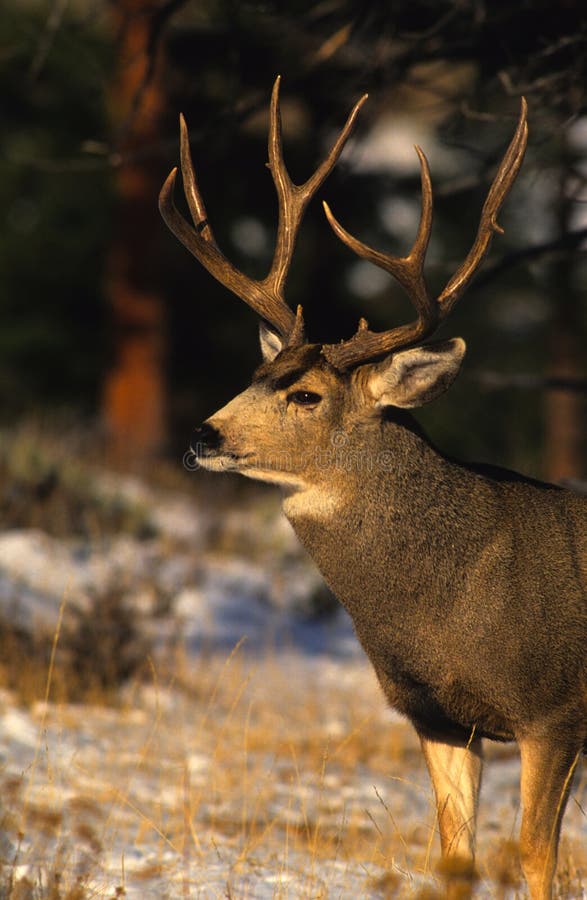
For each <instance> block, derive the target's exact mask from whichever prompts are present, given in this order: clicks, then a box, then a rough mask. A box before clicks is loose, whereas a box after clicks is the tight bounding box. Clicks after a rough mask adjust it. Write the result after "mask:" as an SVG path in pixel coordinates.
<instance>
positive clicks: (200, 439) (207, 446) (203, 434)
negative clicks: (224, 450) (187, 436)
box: [191, 422, 222, 456]
mask: <svg viewBox="0 0 587 900" xmlns="http://www.w3.org/2000/svg"><path fill="white" fill-rule="evenodd" d="M221 444H222V435H221V434H220V432H219V431H218V429H217V428H214V426H213V425H210V424H208V422H204V424H203V425H200V427H199V428H194V431H193V434H192V440H191V449H192V452H193V453H195V454H196V456H198V455H201V454H202V452H204V453H205V452H206V451H210V450H219V449H220V446H221Z"/></svg>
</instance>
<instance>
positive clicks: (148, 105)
mask: <svg viewBox="0 0 587 900" xmlns="http://www.w3.org/2000/svg"><path fill="white" fill-rule="evenodd" d="M111 8H112V16H113V25H114V29H115V32H116V36H117V39H118V65H117V70H116V73H115V77H114V79H113V82H112V85H111V91H110V106H111V114H112V121H113V125H114V130H115V136H116V137H115V144H116V146H117V148H118V152H119V156H120V165H119V168H118V171H117V176H116V186H117V195H118V202H117V210H116V221H115V225H114V229H113V237H112V246H111V250H110V254H109V260H108V269H107V284H106V290H107V297H108V302H109V304H110V310H111V328H112V335H113V345H114V346H113V361H112V364H111V367H110V369H109V371H108V372H107V375H106V378H105V382H104V386H103V395H102V415H103V421H104V424H105V428H106V435H107V454H108V457H109V458H110V459H111V460H112V461H114V462H117V463H121V464H125V465H129V464H140V463H145V462H148V461H149V460H151V459H153V458H154V457H155V456H157V455H158V454H159V453H160V452H161V450H162V448H163V445H164V441H165V436H166V417H165V411H166V389H165V376H164V362H165V349H166V347H165V345H166V316H165V309H164V304H163V299H162V297H161V296H160V295H159V294H158V293H157V289H156V287H155V286H156V285H157V283H158V278H157V264H156V259H157V254H156V252H155V248H156V237H157V232H158V213H157V194H158V191H159V187H160V180H161V175H160V172H159V171H158V167H157V166H156V164H154V160H153V154H152V153H151V154H149V152H148V151H149V149H150V148H153V147H154V146H155V145H156V141H157V138H158V126H159V120H160V112H161V108H162V104H163V98H162V93H161V90H160V85H159V79H158V65H157V64H158V62H159V60H154V61H153V60H150V58H149V22H150V18H149V15H148V10H149V8H150V7H149V5H148V4H147V3H145V0H119V2H117V3H115V4H112V7H111ZM153 62H154V70H153V73H152V75H151V76H150V77H149V78H148V79H147V73H148V70H149V69H148V67H149V65H151V64H153ZM145 151H147V152H145Z"/></svg>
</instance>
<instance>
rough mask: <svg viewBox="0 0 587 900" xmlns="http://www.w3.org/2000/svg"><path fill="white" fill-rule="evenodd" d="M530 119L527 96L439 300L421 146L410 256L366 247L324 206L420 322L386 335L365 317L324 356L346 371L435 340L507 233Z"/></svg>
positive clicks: (429, 194) (343, 234)
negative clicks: (428, 272)
mask: <svg viewBox="0 0 587 900" xmlns="http://www.w3.org/2000/svg"><path fill="white" fill-rule="evenodd" d="M526 116H527V105H526V101H525V99H524V98H522V103H521V110H520V117H519V120H518V126H517V128H516V132H515V134H514V136H513V138H512V141H511V143H510V145H509V147H508V149H507V151H506V153H505V155H504V157H503V159H502V161H501V164H500V166H499V169H498V171H497V174H496V176H495V178H494V180H493V184H492V185H491V187H490V189H489V193H488V194H487V198H486V200H485V203H484V205H483V209H482V211H481V220H480V223H479V228H478V231H477V236H476V238H475V241H474V243H473V246H472V247H471V250H470V251H469V253H468V255H467V257H466V259H465V260H464V261H463V263H462V264H461V266H460V267H459V268H458V270H457V271H456V272H455V274H454V275H453V276H452V278H451V279H450V281H449V282H448V284H447V285H446V287H445V288H444V290H443V291H442V293H441V294H440V295H439V296H438V298H437V299H434V298H433V297H430V295H429V293H428V289H427V287H426V282H425V278H424V259H425V255H426V249H427V247H428V241H429V239H430V230H431V227H432V185H431V182H430V171H429V168H428V162H427V160H426V157H425V156H424V154H423V152H422V151H421V149H420V148H419V147H416V152H417V153H418V156H419V157H420V172H421V180H422V213H421V217H420V225H419V228H418V234H417V237H416V240H415V242H414V245H413V247H412V249H411V250H410V252H409V253H408V255H407V256H404V257H396V256H391V255H389V254H384V253H379V252H378V251H377V250H374V249H373V248H372V247H368V246H367V245H366V244H363V243H362V241H359V240H358V239H357V238H356V237H353V235H351V234H349V232H348V231H346V230H345V229H344V228H343V227H342V225H340V223H339V222H338V221H337V220H336V219H335V218H334V216H333V215H332V212H331V211H330V208H329V207H328V205H327V204H326V203H325V204H324V210H325V212H326V217H327V218H328V221H329V223H330V225H331V226H332V228H333V230H334V233H335V234H336V235H337V237H339V238H340V240H341V241H343V243H345V244H346V245H347V246H348V247H350V249H351V250H353V252H354V253H356V254H358V255H359V256H361V257H363V259H367V260H369V261H370V262H372V263H375V265H376V266H380V267H381V268H382V269H385V270H386V271H387V272H389V273H390V274H391V275H393V276H394V277H395V278H396V279H397V280H398V281H399V283H400V284H401V285H402V287H403V288H404V290H405V291H406V293H407V295H408V297H409V298H410V300H411V301H412V303H413V304H414V306H415V308H416V311H417V313H418V318H417V319H416V320H415V321H414V322H411V323H410V324H407V325H400V326H398V327H396V328H392V329H391V330H390V331H383V332H373V331H370V330H369V328H368V326H367V322H366V321H365V319H361V321H360V323H359V328H358V330H357V332H356V334H354V335H353V337H352V338H350V340H348V341H344V342H341V343H340V344H325V345H324V346H323V348H322V352H323V354H324V356H325V357H326V358H327V359H328V361H329V362H330V363H331V364H332V365H333V366H335V367H336V368H337V369H341V370H344V369H348V368H351V367H352V366H357V365H360V364H362V363H364V362H367V361H368V360H370V359H373V358H375V357H377V356H381V355H383V354H386V353H390V352H391V351H392V350H397V349H398V348H400V347H406V346H408V345H410V344H415V343H416V342H421V341H423V340H425V339H426V338H428V337H430V335H431V334H433V333H434V331H436V329H437V328H438V326H439V324H440V322H441V321H442V320H443V319H445V318H446V316H448V314H449V313H450V311H451V309H452V308H453V306H454V305H455V303H456V302H457V300H458V299H459V297H460V296H461V294H462V293H463V291H464V290H465V288H466V287H467V285H468V284H469V282H470V281H471V279H472V278H473V275H474V274H475V272H476V271H477V269H478V268H479V266H480V265H481V262H482V261H483V258H484V257H485V255H486V253H487V250H488V248H489V244H490V241H491V238H492V236H493V233H494V232H498V233H500V234H503V229H502V228H501V226H500V225H498V223H497V215H498V213H499V210H500V208H501V205H502V203H503V202H504V200H505V198H506V197H507V195H508V192H509V190H510V188H511V187H512V185H513V183H514V181H515V178H516V175H517V174H518V171H519V169H520V166H521V164H522V160H523V158H524V152H525V150H526V144H527V140H528V125H527V121H526Z"/></svg>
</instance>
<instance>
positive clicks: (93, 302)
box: [0, 0, 587, 479]
mask: <svg viewBox="0 0 587 900" xmlns="http://www.w3.org/2000/svg"><path fill="white" fill-rule="evenodd" d="M0 29H1V34H0V37H1V42H2V49H1V52H0V66H1V72H2V76H3V77H2V84H3V104H2V112H1V115H2V119H3V128H2V133H1V135H0V194H1V197H2V202H3V209H4V210H5V227H4V229H3V233H2V234H1V235H0V317H1V318H0V321H1V323H2V324H1V327H0V401H1V404H2V412H3V419H4V421H5V422H8V423H9V422H13V421H15V420H16V419H17V418H18V417H19V416H22V415H23V414H26V415H30V414H31V412H35V413H37V414H39V413H43V412H44V411H47V410H49V411H51V412H52V413H53V411H55V410H56V409H58V408H63V407H69V408H70V409H72V410H74V412H75V414H76V415H79V416H83V417H85V421H86V422H90V423H91V422H100V423H101V427H102V440H103V441H104V442H105V445H106V447H107V449H108V452H109V454H110V456H111V457H114V458H116V459H117V460H118V461H122V462H126V463H131V462H136V461H139V460H141V461H143V462H144V461H145V460H147V461H148V460H149V459H151V458H153V456H154V455H156V454H160V453H161V452H163V451H166V452H168V453H172V454H173V453H177V452H179V450H180V448H184V447H185V446H186V444H187V440H188V438H189V433H190V428H191V426H192V425H193V424H195V423H197V422H198V421H199V420H200V419H202V418H203V417H204V416H205V415H206V414H208V413H209V412H210V411H211V410H213V409H214V408H215V407H217V406H218V405H219V404H221V403H223V402H225V401H226V400H227V399H228V398H229V397H230V396H231V395H232V394H233V393H234V392H236V391H237V390H238V389H241V388H242V386H243V384H244V383H245V380H246V378H247V377H248V375H249V373H250V371H251V369H252V367H253V366H254V365H255V363H256V361H257V359H258V349H257V339H256V323H255V321H254V317H253V316H252V315H251V314H250V312H249V310H247V309H246V308H245V306H244V304H242V303H239V302H237V301H236V300H235V298H233V297H231V296H230V295H228V294H227V293H226V292H225V291H224V290H223V289H222V288H221V287H220V286H218V285H216V284H215V283H214V282H213V281H212V279H211V278H210V276H209V275H208V274H207V273H206V272H204V271H203V270H201V268H200V267H199V265H198V264H197V263H196V262H195V261H194V260H193V259H191V257H190V256H189V254H188V253H187V252H186V251H185V250H184V249H183V248H182V247H181V246H180V245H179V244H178V243H177V241H176V240H175V239H174V238H173V237H172V236H171V235H169V234H168V233H167V232H166V230H165V227H164V226H163V224H162V223H161V222H160V220H159V216H158V212H157V207H156V193H157V190H158V186H159V184H160V183H161V182H162V180H163V178H164V177H165V175H166V174H167V172H168V171H169V169H170V168H171V166H172V165H175V164H176V162H177V159H178V138H177V114H178V112H179V111H180V110H183V112H184V113H185V115H186V118H187V120H188V123H189V125H190V134H191V142H192V150H193V155H194V160H195V164H196V168H197V170H198V175H199V180H200V184H201V188H202V192H203V195H204V197H205V198H206V202H207V207H208V212H209V214H210V218H211V220H212V222H213V225H214V230H215V233H216V236H217V239H218V241H219V243H220V244H221V246H222V247H223V249H224V251H225V252H226V254H227V255H228V256H229V258H231V259H232V260H233V261H234V262H235V264H236V265H238V266H239V267H241V268H243V269H245V270H246V271H247V272H250V273H251V274H257V275H260V274H264V273H265V271H266V269H267V266H268V262H269V260H270V258H271V254H272V249H273V236H274V229H275V216H276V209H275V198H274V193H273V186H272V182H271V178H270V177H269V175H268V172H267V170H266V168H265V166H264V162H265V161H266V128H267V106H268V98H269V93H270V89H271V85H272V82H273V80H274V77H275V75H276V74H277V73H281V74H282V76H283V91H282V96H283V103H282V106H283V118H284V137H285V154H286V159H287V162H288V166H289V169H290V171H291V173H292V175H293V177H294V180H298V181H302V180H304V179H305V177H306V176H307V173H308V172H310V171H312V170H313V168H314V167H315V165H316V163H317V161H318V160H319V158H320V157H321V156H322V155H323V153H324V150H325V148H326V146H327V145H328V143H329V142H330V141H331V139H332V136H333V135H334V134H335V133H336V131H337V129H338V128H339V127H340V126H341V124H342V122H343V121H344V119H345V117H346V114H347V112H348V110H349V108H350V106H351V105H352V103H353V102H354V101H355V99H357V97H358V96H359V95H360V94H361V93H363V92H365V91H368V92H369V94H370V100H369V103H368V104H367V106H366V107H365V108H364V110H363V112H362V114H361V122H360V124H359V127H358V129H357V132H356V137H355V139H354V141H353V144H352V146H351V147H350V148H349V152H348V153H347V154H346V155H345V158H344V159H343V160H342V161H341V163H340V164H339V166H338V169H337V171H336V172H335V173H334V175H333V176H331V178H330V179H329V181H328V183H327V184H326V185H325V187H324V188H323V191H322V194H323V196H325V197H328V199H329V201H330V202H331V203H332V206H333V208H334V210H335V212H336V214H337V216H338V217H339V218H340V219H341V221H342V222H343V223H345V225H347V226H348V227H349V228H350V229H351V230H352V231H353V232H354V233H356V234H358V235H360V236H361V237H362V238H363V239H364V240H366V241H368V242H370V243H373V244H374V245H376V246H378V247H380V248H381V249H389V250H391V251H392V252H399V253H403V252H405V251H406V248H407V247H408V246H409V245H410V243H411V240H412V236H413V234H414V231H415V228H416V225H417V218H418V213H419V177H418V168H417V158H416V155H415V153H414V151H413V148H412V146H411V145H412V144H413V143H415V142H417V143H419V144H421V145H422V146H423V148H424V149H425V151H426V152H427V154H428V156H429V159H430V163H431V168H432V174H433V180H434V184H435V198H436V211H435V228H434V235H433V241H432V243H431V246H430V250H429V260H428V269H427V271H428V276H429V281H430V284H431V286H432V287H434V288H438V289H441V288H442V286H443V284H444V283H445V282H446V280H447V279H448V277H450V274H451V273H452V271H454V269H455V267H456V266H457V265H458V263H459V261H460V260H461V259H462V257H463V256H464V255H465V254H466V252H467V250H468V248H469V246H470V243H471V241H472V239H473V236H474V233H475V229H476V227H477V222H478V215H479V211H480V208H481V205H482V202H483V198H484V193H485V191H486V189H487V186H488V183H489V182H490V179H491V177H492V175H493V173H494V171H495V165H496V162H497V160H498V159H499V157H500V154H501V153H502V152H503V149H504V146H505V143H506V142H507V140H508V138H509V136H510V134H511V132H512V130H513V127H514V124H515V120H516V117H517V113H518V109H519V97H520V96H521V95H522V94H525V95H526V97H527V98H528V102H529V107H530V110H529V119H530V135H531V138H530V148H529V151H528V154H527V158H526V162H525V165H524V169H523V172H522V175H521V176H520V178H519V179H518V183H517V185H516V187H515V189H514V191H513V193H512V195H511V198H510V199H509V200H508V203H507V204H506V209H505V210H504V212H503V213H502V216H501V223H502V225H503V226H504V227H505V228H506V233H505V235H504V236H503V237H499V238H498V239H496V240H495V241H494V244H493V248H492V253H491V257H490V260H489V263H487V264H486V266H485V268H484V270H483V272H482V274H481V275H480V276H479V277H478V278H477V280H476V282H475V283H474V284H473V286H472V287H471V288H470V289H469V291H468V293H467V296H466V298H465V299H464V300H463V301H462V303H461V304H460V305H459V306H458V307H457V309H456V310H455V314H454V315H453V318H452V321H451V323H450V332H449V331H448V330H447V334H448V333H450V334H454V335H456V334H461V335H463V336H464V337H465V338H466V339H467V342H468V344H469V347H470V352H469V357H468V363H467V367H466V370H465V373H464V375H463V377H461V378H460V379H459V381H458V383H457V385H456V386H455V388H454V389H453V391H451V392H450V393H449V394H448V395H447V397H446V399H443V400H442V401H441V402H439V403H437V404H435V405H434V406H433V407H432V408H431V409H430V410H426V411H424V413H423V414H422V418H423V419H424V420H425V422H426V424H427V425H428V426H429V430H430V431H431V433H432V435H433V436H434V437H435V438H436V439H437V440H438V443H439V444H440V445H441V446H442V447H443V448H445V449H446V450H448V451H449V452H453V453H455V455H458V456H460V457H464V458H471V457H477V458H483V459H486V460H489V461H493V462H498V463H502V464H506V465H511V466H513V467H515V468H521V469H523V470H525V471H527V472H530V473H533V474H535V475H540V476H546V477H549V478H555V479H558V478H573V477H580V476H585V474H586V472H585V466H586V461H585V460H586V453H585V418H586V417H585V374H586V373H585V368H584V366H585V339H586V337H587V284H586V281H587V267H586V259H585V242H586V239H587V213H586V212H585V210H586V207H585V200H586V199H587V192H586V186H585V178H586V176H587V116H586V105H585V84H586V75H587V71H586V70H587V14H586V13H585V12H584V4H582V3H580V2H578V0H577V2H575V0H565V2H557V3H554V2H549V3H547V2H524V0H522V2H521V3H518V4H517V5H511V6H507V5H505V4H492V3H489V2H483V0H463V2H461V3H454V2H452V0H451V2H449V0H440V2H439V0H409V2H407V0H396V2H392V3H381V2H374V0H361V2H359V0H323V2H319V3H307V2H304V3H302V2H291V3H288V4H287V8H286V9H285V8H284V5H283V4H280V3H277V2H264V3H255V2H246V0H244V2H243V0H240V2H235V0H232V2H228V0H124V2H120V3H115V2H112V3H108V2H107V0H70V2H67V0H51V2H44V3H40V2H39V3H37V2H33V0H30V2H26V3H23V2H22V0H20V2H17V0H8V2H5V4H4V7H3V12H2V13H0ZM178 202H180V201H178ZM288 298H289V300H290V302H291V304H292V305H293V306H295V304H296V303H298V302H301V303H303V304H304V309H305V313H306V321H307V323H308V327H309V332H310V337H311V339H313V340H318V341H319V340H326V339H327V340H328V341H333V340H336V339H337V338H339V337H343V336H348V335H349V334H350V333H351V332H352V330H354V328H355V326H356V321H357V318H358V317H359V315H361V314H364V315H366V316H367V318H368V319H369V321H370V323H371V325H372V327H374V328H383V327H385V326H387V325H388V324H389V323H390V322H398V321H400V320H402V319H406V318H407V317H408V316H411V311H410V309H409V305H408V304H407V303H406V301H405V300H404V298H403V297H402V294H401V291H400V289H399V288H398V287H397V286H395V285H394V284H393V283H392V282H390V281H389V280H388V279H387V278H382V277H380V273H379V272H377V271H375V270H373V269H372V267H371V268H369V267H367V266H365V265H364V264H363V263H361V262H360V261H358V260H356V259H353V258H352V256H350V254H349V252H348V251H347V250H346V249H345V248H344V247H342V245H339V243H338V242H337V241H336V239H335V238H334V237H333V235H332V233H331V232H330V229H329V227H328V225H327V224H326V223H325V221H324V217H323V214H322V211H321V209H320V204H319V203H314V204H313V205H312V207H311V208H310V209H309V211H308V214H307V217H306V221H305V224H304V226H303V228H302V232H301V235H300V240H299V245H298V248H297V252H296V258H295V261H294V266H293V268H292V272H291V276H290V279H289V283H288Z"/></svg>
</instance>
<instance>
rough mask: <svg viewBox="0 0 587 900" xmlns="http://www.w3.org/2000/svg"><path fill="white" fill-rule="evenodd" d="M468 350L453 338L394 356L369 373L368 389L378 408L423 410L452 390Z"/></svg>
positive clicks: (401, 351) (374, 367) (463, 344)
mask: <svg viewBox="0 0 587 900" xmlns="http://www.w3.org/2000/svg"><path fill="white" fill-rule="evenodd" d="M465 349H466V347H465V342H464V341H463V340H462V339H461V338H453V339H452V340H450V341H441V342H438V343H436V344H426V345H425V346H422V347H413V348H412V349H411V350H400V351H399V352H398V353H392V354H391V355H390V356H388V357H387V358H386V359H384V360H383V362H380V363H377V364H376V365H374V366H373V367H372V369H371V372H370V373H369V376H368V381H367V386H368V389H369V391H370V393H371V396H372V397H373V399H374V400H375V402H376V404H377V406H400V407H402V408H404V409H410V408H412V407H415V406H423V405H424V404H425V403H429V402H430V401H431V400H435V399H436V397H439V396H440V395H441V394H443V393H444V392H445V391H446V389H447V388H449V387H450V386H451V384H452V383H453V381H454V380H455V378H456V377H457V375H458V373H459V369H460V367H461V363H462V361H463V357H464V355H465Z"/></svg>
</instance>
